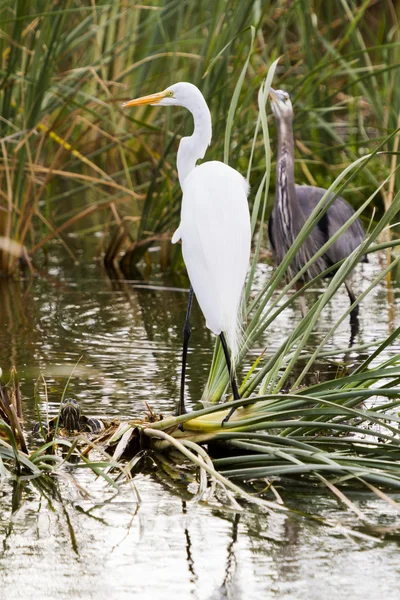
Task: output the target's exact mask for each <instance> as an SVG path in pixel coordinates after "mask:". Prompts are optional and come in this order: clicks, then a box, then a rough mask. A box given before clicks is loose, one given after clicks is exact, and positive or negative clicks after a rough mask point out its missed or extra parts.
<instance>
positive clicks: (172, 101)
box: [122, 81, 204, 110]
mask: <svg viewBox="0 0 400 600" xmlns="http://www.w3.org/2000/svg"><path fill="white" fill-rule="evenodd" d="M196 101H197V102H198V101H202V102H204V98H203V95H202V93H201V92H200V90H199V89H198V88H197V87H196V86H195V85H193V84H192V83H188V82H186V81H181V82H179V83H174V85H170V86H169V87H167V88H166V89H165V90H164V91H162V92H157V93H156V94H150V95H149V96H143V97H142V98H136V99H135V100H129V101H128V102H124V104H123V105H122V106H123V107H125V106H140V105H142V104H150V105H151V106H184V107H185V108H189V110H190V109H191V105H192V104H193V102H196Z"/></svg>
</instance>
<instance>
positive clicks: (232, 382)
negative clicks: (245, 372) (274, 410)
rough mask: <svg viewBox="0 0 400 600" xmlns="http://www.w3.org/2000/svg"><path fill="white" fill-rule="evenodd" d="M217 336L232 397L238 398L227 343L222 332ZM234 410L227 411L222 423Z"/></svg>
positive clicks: (234, 408)
mask: <svg viewBox="0 0 400 600" xmlns="http://www.w3.org/2000/svg"><path fill="white" fill-rule="evenodd" d="M219 337H220V340H221V344H222V348H223V351H224V354H225V360H226V366H227V367H228V372H229V378H230V380H231V386H232V392H233V399H234V400H240V394H239V390H238V386H237V383H236V379H235V375H234V374H233V370H232V363H231V357H230V356H229V350H228V345H227V343H226V339H225V335H224V334H223V333H220V334H219ZM235 410H236V407H233V408H231V410H230V411H229V412H228V414H227V415H226V417H225V419H224V420H223V421H222V423H227V422H228V421H229V419H230V418H231V416H232V415H233V413H234V412H235Z"/></svg>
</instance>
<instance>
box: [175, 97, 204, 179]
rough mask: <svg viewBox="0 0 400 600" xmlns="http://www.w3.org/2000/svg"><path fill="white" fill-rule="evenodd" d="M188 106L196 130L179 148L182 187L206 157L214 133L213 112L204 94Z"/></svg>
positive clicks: (179, 170)
mask: <svg viewBox="0 0 400 600" xmlns="http://www.w3.org/2000/svg"><path fill="white" fill-rule="evenodd" d="M186 108H187V109H188V110H189V111H190V112H191V113H192V115H193V121H194V132H193V135H191V136H190V137H184V138H182V139H181V143H180V144H179V148H178V156H177V167H178V176H179V182H180V184H181V187H182V185H183V182H184V181H185V179H186V177H187V176H188V175H189V173H190V172H191V171H193V169H194V168H195V166H196V162H197V161H198V160H199V159H200V158H204V155H205V153H206V150H207V148H208V146H209V145H210V142H211V135H212V125H211V114H210V110H209V108H208V106H207V103H206V101H205V100H204V98H203V95H202V94H199V96H197V97H196V98H194V99H193V100H192V101H191V102H190V105H189V103H188V105H186Z"/></svg>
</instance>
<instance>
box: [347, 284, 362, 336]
mask: <svg viewBox="0 0 400 600" xmlns="http://www.w3.org/2000/svg"><path fill="white" fill-rule="evenodd" d="M344 285H345V286H346V290H347V293H348V295H349V299H350V304H353V303H354V302H355V301H356V295H355V293H354V292H353V288H352V287H351V284H350V281H349V280H348V279H346V280H345V282H344ZM359 329H360V323H359V320H358V304H357V306H355V307H354V308H353V310H352V311H351V313H350V344H349V346H350V347H351V346H352V345H353V343H354V338H355V337H356V335H357V333H358V331H359Z"/></svg>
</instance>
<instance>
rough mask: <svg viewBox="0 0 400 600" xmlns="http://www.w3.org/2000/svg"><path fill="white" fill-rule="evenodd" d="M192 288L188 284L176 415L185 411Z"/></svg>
mask: <svg viewBox="0 0 400 600" xmlns="http://www.w3.org/2000/svg"><path fill="white" fill-rule="evenodd" d="M192 302H193V288H192V286H190V290H189V300H188V305H187V309H186V317H185V324H184V326H183V332H182V333H183V348H182V371H181V389H180V395H179V405H178V411H177V412H178V416H179V415H184V414H185V413H186V408H185V377H186V360H187V353H188V347H189V338H190V334H191V331H192V330H191V328H190V311H191V310H192Z"/></svg>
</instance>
